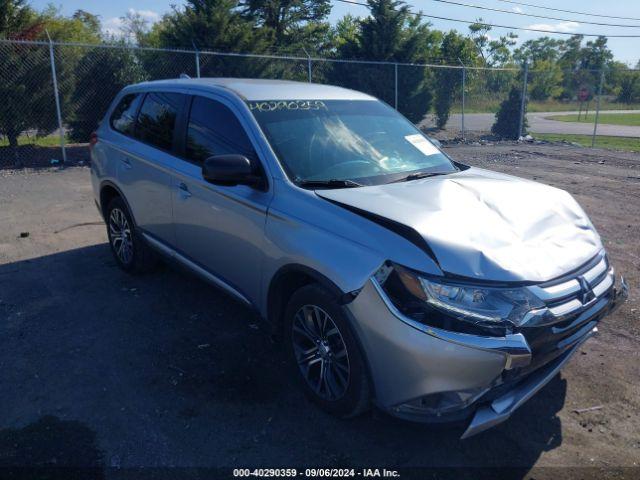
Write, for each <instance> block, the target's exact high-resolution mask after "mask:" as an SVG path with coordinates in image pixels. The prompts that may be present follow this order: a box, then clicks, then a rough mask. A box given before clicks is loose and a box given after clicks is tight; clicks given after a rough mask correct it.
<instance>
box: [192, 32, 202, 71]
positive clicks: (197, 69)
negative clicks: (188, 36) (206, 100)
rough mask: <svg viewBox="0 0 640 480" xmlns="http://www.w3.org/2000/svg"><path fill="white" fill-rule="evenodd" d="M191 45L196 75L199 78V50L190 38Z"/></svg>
mask: <svg viewBox="0 0 640 480" xmlns="http://www.w3.org/2000/svg"><path fill="white" fill-rule="evenodd" d="M191 45H193V51H194V52H195V54H196V77H197V78H200V50H198V47H196V42H194V41H193V40H191Z"/></svg>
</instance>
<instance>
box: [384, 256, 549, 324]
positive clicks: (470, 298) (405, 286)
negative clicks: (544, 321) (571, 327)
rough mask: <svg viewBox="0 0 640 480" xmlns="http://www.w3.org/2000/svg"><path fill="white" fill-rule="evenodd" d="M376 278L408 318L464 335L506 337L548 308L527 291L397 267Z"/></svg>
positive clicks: (390, 266) (388, 269)
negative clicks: (463, 281)
mask: <svg viewBox="0 0 640 480" xmlns="http://www.w3.org/2000/svg"><path fill="white" fill-rule="evenodd" d="M375 278H376V280H377V281H378V283H379V284H380V285H381V286H382V288H383V289H384V290H385V292H386V293H387V295H388V296H389V298H390V299H391V301H392V302H393V303H394V305H395V306H396V307H397V308H398V309H399V310H400V311H401V312H402V313H404V314H405V315H407V316H409V317H410V318H413V319H414V320H417V321H419V322H421V323H424V324H426V325H431V326H434V327H438V328H443V329H446V330H452V331H459V332H463V333H473V334H484V335H486V334H488V335H497V336H503V335H506V334H507V333H511V332H512V331H513V327H517V326H519V325H521V324H522V323H523V322H524V321H525V320H526V319H527V318H528V316H529V314H530V312H533V311H535V310H538V309H541V308H544V306H545V305H544V303H543V302H542V301H541V300H540V299H539V298H537V297H536V296H534V295H533V294H532V293H531V292H530V291H529V290H528V289H526V288H505V287H492V286H484V285H474V284H469V283H460V282H453V281H449V280H445V279H442V278H435V277H427V276H424V275H421V274H419V273H418V272H415V271H413V270H409V269H407V268H405V267H402V266H399V265H395V264H386V265H385V266H383V267H382V268H381V269H380V270H379V271H378V273H376V276H375Z"/></svg>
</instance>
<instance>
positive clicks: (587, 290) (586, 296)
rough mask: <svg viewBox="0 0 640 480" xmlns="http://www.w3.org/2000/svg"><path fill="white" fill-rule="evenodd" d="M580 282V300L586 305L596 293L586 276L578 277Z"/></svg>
mask: <svg viewBox="0 0 640 480" xmlns="http://www.w3.org/2000/svg"><path fill="white" fill-rule="evenodd" d="M578 283H579V284H580V301H581V302H582V304H583V305H586V304H587V303H589V302H590V301H591V300H593V299H594V298H595V296H596V295H595V294H594V293H593V290H592V289H591V287H590V286H589V283H588V282H587V281H586V280H585V278H584V277H578Z"/></svg>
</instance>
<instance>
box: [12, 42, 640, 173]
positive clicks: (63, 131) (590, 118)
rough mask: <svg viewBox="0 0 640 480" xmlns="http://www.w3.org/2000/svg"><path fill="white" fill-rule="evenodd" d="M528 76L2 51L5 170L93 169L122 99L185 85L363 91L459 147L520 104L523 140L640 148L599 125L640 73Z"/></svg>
mask: <svg viewBox="0 0 640 480" xmlns="http://www.w3.org/2000/svg"><path fill="white" fill-rule="evenodd" d="M525 70H526V69H525V68H494V69H489V68H478V67H468V66H464V65H462V64H459V65H450V66H445V65H415V64H403V63H391V62H369V61H353V60H343V59H334V58H312V57H295V56H277V55H250V54H236V53H216V52H206V51H195V50H166V49H155V48H138V47H134V46H130V45H125V44H116V45H105V44H99V45H84V44H72V43H54V42H28V41H15V40H0V168H13V167H15V166H31V165H38V166H41V165H56V164H62V163H63V162H65V161H67V162H72V163H75V162H78V161H80V160H86V158H87V150H86V142H87V141H88V139H89V137H90V135H91V132H92V131H93V130H94V129H95V128H96V126H97V124H98V122H99V121H100V119H101V118H102V116H103V115H104V112H105V111H106V109H107V108H108V106H109V104H110V103H111V101H112V99H113V98H114V96H115V95H116V94H117V93H118V91H119V90H120V89H122V88H123V87H124V86H126V85H129V84H131V83H137V82H141V81H146V80H157V79H164V78H178V77H179V76H180V75H181V74H187V75H189V76H191V77H200V76H202V77H249V78H272V79H287V80H297V81H309V82H315V83H324V84H331V85H338V86H342V87H346V88H351V89H355V90H359V91H363V92H365V93H368V94H371V95H373V96H375V97H377V98H379V99H381V100H383V101H384V102H386V103H388V104H389V105H391V106H392V107H394V108H397V109H398V110H399V111H400V112H401V113H403V114H404V115H405V116H407V117H408V118H409V119H410V120H411V121H413V122H415V123H416V124H419V125H420V126H421V127H423V128H424V129H427V130H428V131H429V132H436V131H437V132H440V133H438V135H444V136H448V137H449V138H454V137H455V138H461V139H467V140H471V141H473V140H474V139H477V138H480V137H481V136H482V135H487V134H490V132H491V129H492V126H493V124H494V122H495V120H496V117H495V115H496V112H498V110H499V109H500V106H501V104H502V103H503V102H509V101H511V103H513V104H514V105H515V107H513V108H515V111H514V113H513V115H514V118H513V119H512V120H511V123H512V124H513V125H514V128H517V133H519V134H520V135H522V134H524V133H525V132H527V131H532V132H533V134H534V135H538V134H540V135H547V136H551V137H553V139H562V138H566V139H572V138H574V136H575V138H578V137H580V138H582V137H585V138H587V139H590V142H588V143H590V144H591V145H597V144H598V142H597V139H598V135H599V134H600V133H601V132H603V133H604V135H605V136H607V135H613V136H620V137H626V138H627V139H634V138H635V141H636V142H639V141H638V137H639V136H640V135H639V134H638V130H640V125H639V124H638V123H640V122H638V123H636V125H635V126H634V125H617V127H616V126H614V125H609V124H607V125H599V122H601V120H602V118H601V115H600V110H632V109H634V108H638V111H639V112H640V72H639V71H635V70H624V71H609V72H601V71H587V70H576V71H571V72H566V71H561V70H557V69H549V70H540V71H536V70H528V71H526V72H525ZM523 92H526V93H525V94H526V98H527V99H528V111H526V108H525V102H522V101H521V100H522V98H523V97H522V94H523ZM634 102H637V103H638V105H636V103H634ZM555 112H564V113H563V115H561V116H560V117H558V116H557V114H556V113H555ZM639 116H640V115H639ZM553 117H555V119H554V118H553ZM606 120H607V121H611V119H610V118H606ZM633 122H634V120H633V119H632V120H630V121H629V123H633ZM431 129H433V130H431ZM581 141H582V143H584V142H585V140H584V139H583V140H581ZM632 141H633V140H632ZM638 150H640V142H639V144H638Z"/></svg>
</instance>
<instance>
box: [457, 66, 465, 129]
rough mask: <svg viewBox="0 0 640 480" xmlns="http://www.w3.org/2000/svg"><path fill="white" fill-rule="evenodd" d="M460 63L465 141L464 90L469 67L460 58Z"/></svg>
mask: <svg viewBox="0 0 640 480" xmlns="http://www.w3.org/2000/svg"><path fill="white" fill-rule="evenodd" d="M458 61H459V62H460V65H462V141H463V142H464V95H465V93H464V91H465V84H466V83H467V67H466V66H465V64H464V63H463V62H462V60H460V59H459V58H458Z"/></svg>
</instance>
